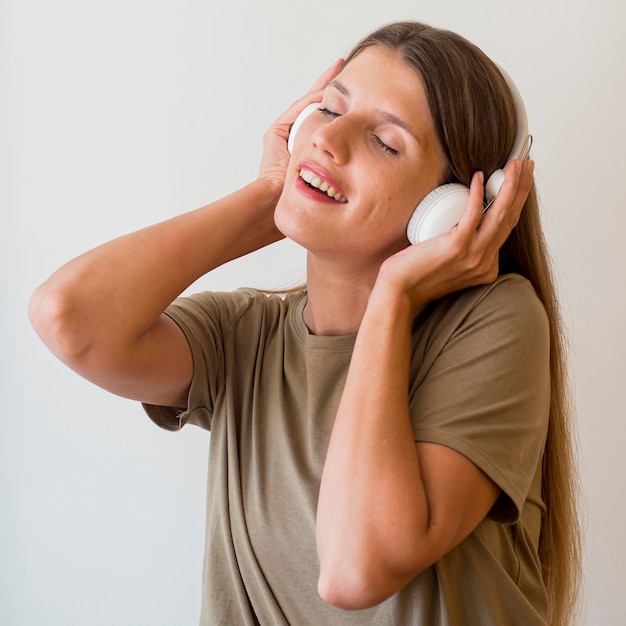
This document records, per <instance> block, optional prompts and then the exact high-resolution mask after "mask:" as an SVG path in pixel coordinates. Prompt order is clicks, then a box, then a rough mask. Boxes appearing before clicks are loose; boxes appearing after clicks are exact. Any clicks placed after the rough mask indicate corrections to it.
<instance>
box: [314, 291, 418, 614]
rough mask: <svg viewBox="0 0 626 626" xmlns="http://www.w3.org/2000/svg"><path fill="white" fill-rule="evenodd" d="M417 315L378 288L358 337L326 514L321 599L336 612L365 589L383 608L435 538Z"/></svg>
mask: <svg viewBox="0 0 626 626" xmlns="http://www.w3.org/2000/svg"><path fill="white" fill-rule="evenodd" d="M413 313H414V308H413V306H412V305H411V303H410V302H409V300H408V298H404V297H402V296H398V295H390V291H389V290H387V289H380V288H376V287H375V288H374V291H373V292H372V294H371V297H370V301H369V303H368V308H367V311H366V313H365V316H364V318H363V321H362V324H361V327H360V329H359V333H358V336H357V341H356V344H355V348H354V353H353V357H352V361H351V365H350V370H349V372H348V377H347V380H346V385H345V389H344V392H343V396H342V399H341V403H340V406H339V410H338V413H337V417H336V421H335V424H334V427H333V432H332V436H331V441H330V445H329V449H328V454H327V457H326V462H325V466H324V472H323V477H322V483H321V488H320V495H319V503H318V513H317V541H318V552H319V557H320V564H321V575H320V593H322V595H323V596H326V599H327V600H329V601H330V602H333V603H335V601H334V600H333V598H335V599H337V598H346V597H355V598H358V597H359V595H360V593H361V591H360V589H362V588H363V589H366V588H367V590H368V591H367V594H368V595H370V594H371V598H372V599H373V600H375V601H381V600H383V599H384V598H385V597H386V596H387V595H390V593H392V592H393V591H395V590H396V589H397V588H399V587H400V586H402V585H404V584H406V582H408V580H409V579H410V578H411V577H412V576H413V575H414V573H415V571H414V568H415V563H416V561H415V557H416V555H417V554H418V552H419V549H420V546H419V541H420V539H421V538H423V537H424V536H425V534H426V531H427V524H428V507H427V502H426V494H425V490H424V487H423V484H422V481H421V474H420V466H419V461H418V456H417V451H416V447H415V442H414V438H413V433H412V429H411V423H410V419H409V410H408V400H407V397H408V379H409V361H410V328H411V322H412V318H413ZM344 584H345V585H347V586H348V587H353V588H352V589H351V590H345V589H344V590H341V589H337V588H335V587H337V586H338V585H344ZM378 594H379V595H378ZM377 595H378V597H377ZM342 602H343V600H339V603H342ZM359 603H360V601H359ZM367 603H368V604H369V602H367Z"/></svg>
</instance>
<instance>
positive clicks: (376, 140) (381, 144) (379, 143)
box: [372, 135, 398, 156]
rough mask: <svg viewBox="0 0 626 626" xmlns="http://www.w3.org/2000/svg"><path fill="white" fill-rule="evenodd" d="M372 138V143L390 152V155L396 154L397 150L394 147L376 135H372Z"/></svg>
mask: <svg viewBox="0 0 626 626" xmlns="http://www.w3.org/2000/svg"><path fill="white" fill-rule="evenodd" d="M372 138H373V139H374V143H375V144H376V145H377V146H378V147H379V148H381V149H382V150H384V151H385V152H386V153H387V154H390V155H391V156H396V155H397V154H398V151H397V150H396V149H395V148H392V147H391V146H389V145H387V144H386V143H385V142H384V141H383V140H382V139H381V138H380V137H379V136H378V135H372Z"/></svg>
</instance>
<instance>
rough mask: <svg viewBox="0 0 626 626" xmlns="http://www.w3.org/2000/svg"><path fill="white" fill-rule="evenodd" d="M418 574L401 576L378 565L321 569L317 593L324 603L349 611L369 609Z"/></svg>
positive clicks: (338, 565)
mask: <svg viewBox="0 0 626 626" xmlns="http://www.w3.org/2000/svg"><path fill="white" fill-rule="evenodd" d="M414 575H415V574H409V575H406V574H405V575H402V574H397V573H394V572H392V571H390V570H388V569H386V568H385V567H384V565H383V564H382V563H381V564H379V565H378V566H374V565H372V566H370V567H360V566H358V565H354V567H350V566H349V565H346V564H345V563H344V564H335V565H334V566H332V567H326V568H325V567H322V568H321V570H320V575H319V578H318V584H317V592H318V594H319V596H320V597H321V598H322V600H324V602H326V603H328V604H331V605H332V606H335V607H337V608H339V609H343V610H346V611H356V610H363V609H369V608H371V607H373V606H376V605H377V604H380V603H381V602H384V601H385V600H387V598H389V597H391V596H392V595H393V594H394V593H396V592H397V591H399V590H400V589H402V587H404V586H405V585H406V584H407V583H408V582H409V581H410V580H411V579H412V578H413V577H414Z"/></svg>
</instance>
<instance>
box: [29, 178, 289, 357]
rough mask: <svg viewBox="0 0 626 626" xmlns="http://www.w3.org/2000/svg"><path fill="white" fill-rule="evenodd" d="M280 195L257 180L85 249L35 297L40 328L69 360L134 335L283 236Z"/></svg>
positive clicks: (32, 306)
mask: <svg viewBox="0 0 626 626" xmlns="http://www.w3.org/2000/svg"><path fill="white" fill-rule="evenodd" d="M276 200H277V193H276V191H274V190H273V189H272V187H271V186H269V185H267V184H265V183H263V182H262V181H256V182H254V183H252V184H250V185H248V186H247V187H244V188H243V189H241V190H239V191H237V192H235V193H233V194H231V195H229V196H227V197H226V198H223V199H222V200H219V201H217V202H214V203H211V204H209V205H207V206H205V207H203V208H201V209H198V210H195V211H191V212H189V213H185V214H183V215H180V216H177V217H175V218H173V219H170V220H168V221H165V222H162V223H159V224H156V225H154V226H150V227H148V228H145V229H143V230H140V231H137V232H134V233H131V234H128V235H125V236H123V237H120V238H118V239H115V240H113V241H111V242H108V243H106V244H103V245H101V246H99V247H98V248H95V249H93V250H91V251H89V252H87V253H85V254H83V255H81V256H80V257H78V258H76V259H74V260H73V261H70V262H69V263H67V264H66V265H64V266H63V267H61V268H60V269H59V270H57V271H56V272H55V273H54V274H53V275H52V276H51V277H50V278H49V279H48V280H47V281H46V282H45V283H44V284H43V285H42V286H41V287H39V289H38V290H37V291H36V292H35V294H34V295H33V297H32V299H31V304H30V314H31V319H32V320H33V323H34V325H35V328H36V329H37V331H38V332H39V333H40V335H42V338H43V339H44V341H45V342H46V343H47V344H48V346H49V347H50V348H51V349H52V351H53V352H55V353H56V354H57V356H59V357H60V358H62V359H63V360H71V359H72V358H74V357H76V356H77V355H79V354H81V353H84V352H85V351H87V350H89V349H90V347H91V346H92V344H93V342H94V341H108V342H116V343H118V344H119V345H124V344H128V343H131V342H133V341H135V340H136V339H137V337H139V336H140V335H141V334H142V333H144V332H145V331H146V330H147V329H149V328H150V326H151V325H152V324H153V323H154V322H155V320H156V319H157V318H158V317H159V316H160V314H161V313H162V312H163V310H164V309H165V307H166V306H167V305H168V304H169V303H170V302H171V301H172V300H173V299H174V298H176V297H177V296H178V295H179V294H180V293H181V292H182V291H184V289H186V288H187V287H188V286H189V285H190V284H191V283H193V282H194V281H195V280H196V279H197V278H199V277H200V276H202V275H203V274H205V273H206V272H208V271H210V270H212V269H214V268H215V267H218V266H219V265H222V264H223V263H226V262H227V261H229V260H231V259H234V258H236V257H239V256H242V255H244V254H246V253H248V252H251V251H253V250H255V249H258V248H260V247H262V246H264V245H267V244H269V243H271V242H272V241H276V240H277V239H279V238H280V237H281V235H280V234H279V233H278V231H277V230H276V228H275V226H274V223H273V206H274V204H275V202H276Z"/></svg>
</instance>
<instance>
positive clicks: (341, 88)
mask: <svg viewBox="0 0 626 626" xmlns="http://www.w3.org/2000/svg"><path fill="white" fill-rule="evenodd" d="M328 87H334V88H335V89H336V90H337V91H338V92H339V93H341V94H343V95H344V96H346V97H349V96H350V90H349V89H348V88H347V87H346V86H345V85H344V84H343V83H340V82H339V81H338V80H333V81H332V82H330V83H328ZM379 115H380V116H381V118H382V119H383V120H385V121H386V122H389V123H391V124H394V125H396V126H399V127H400V128H402V129H404V130H406V132H407V133H409V135H411V136H412V137H413V138H414V139H415V140H416V141H417V142H418V143H422V141H421V139H420V138H419V137H418V136H417V135H416V134H415V133H414V132H413V129H412V128H411V127H410V126H409V125H408V124H407V123H406V122H405V121H404V120H403V119H401V118H399V117H398V116H397V115H394V114H393V113H389V112H388V111H379Z"/></svg>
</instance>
